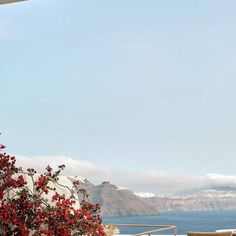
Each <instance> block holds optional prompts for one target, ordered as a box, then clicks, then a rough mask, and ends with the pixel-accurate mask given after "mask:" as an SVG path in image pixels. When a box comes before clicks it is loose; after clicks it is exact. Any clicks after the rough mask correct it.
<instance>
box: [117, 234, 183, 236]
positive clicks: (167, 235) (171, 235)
mask: <svg viewBox="0 0 236 236" xmlns="http://www.w3.org/2000/svg"><path fill="white" fill-rule="evenodd" d="M155 235H158V236H173V234H151V236H155ZM112 236H135V234H113V235H112ZM142 236H149V234H143V235H142ZM176 236H186V234H177V235H176Z"/></svg>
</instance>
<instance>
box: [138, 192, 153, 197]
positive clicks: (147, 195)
mask: <svg viewBox="0 0 236 236" xmlns="http://www.w3.org/2000/svg"><path fill="white" fill-rule="evenodd" d="M134 194H135V195H136V196H138V197H142V198H150V197H156V195H155V194H154V193H143V192H141V193H136V192H135V193H134Z"/></svg>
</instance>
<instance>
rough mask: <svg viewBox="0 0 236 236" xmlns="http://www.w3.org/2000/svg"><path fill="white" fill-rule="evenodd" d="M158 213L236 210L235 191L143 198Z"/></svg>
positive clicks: (209, 190) (213, 191)
mask: <svg viewBox="0 0 236 236" xmlns="http://www.w3.org/2000/svg"><path fill="white" fill-rule="evenodd" d="M145 200H146V202H147V203H149V204H151V205H153V207H155V209H156V210H158V211H160V212H165V211H211V210H234V209H236V191H217V190H214V189H208V190H206V189H205V190H201V191H198V192H195V193H191V194H187V195H179V196H172V197H153V198H145Z"/></svg>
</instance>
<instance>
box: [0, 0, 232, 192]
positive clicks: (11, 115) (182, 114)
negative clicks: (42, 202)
mask: <svg viewBox="0 0 236 236" xmlns="http://www.w3.org/2000/svg"><path fill="white" fill-rule="evenodd" d="M235 8H236V2H235V1H233V0H231V1H230V0H227V1H223V0H221V1H219V0H207V1H203V0H202V1H196V0H195V1H193V0H180V1H175V0H159V1H157V0H148V1H147V0H119V1H115V0H113V1H111V0H101V1H97V0H93V1H92V0H86V1H82V0H60V1H57V0H50V1H48V0H29V1H26V2H21V3H16V4H9V5H0V55H1V56H0V89H1V90H0V91H1V93H0V107H1V111H0V114H1V115H0V132H1V133H2V135H1V136H0V143H4V144H5V145H6V146H7V152H9V153H12V154H14V155H16V156H19V163H20V164H21V165H23V166H27V165H29V164H31V165H33V166H36V167H38V168H39V169H40V168H42V164H44V163H45V165H46V163H49V164H50V163H52V165H54V164H55V165H56V164H57V162H59V163H58V164H62V163H61V162H66V163H67V166H68V170H67V171H68V173H71V174H73V175H74V174H76V175H85V177H87V178H88V179H91V180H92V181H95V182H96V181H97V182H99V181H102V180H107V179H109V180H111V181H112V182H113V183H115V184H117V185H126V186H127V187H129V188H131V189H134V190H135V191H137V190H138V191H142V190H143V191H154V192H157V193H160V192H162V193H167V192H176V191H179V190H183V189H185V188H191V187H199V186H201V187H202V186H205V185H212V184H216V182H217V184H219V185H222V184H225V185H227V186H228V185H229V186H232V185H233V186H236V174H235V166H236V158H235V157H236V148H235V147H236V145H235V140H236V125H235V120H236V119H235V117H236V110H235V101H236V93H235V89H236V79H235V75H236V66H235V65H236V57H235V55H236V44H235V42H236V15H235ZM215 181H216V182H215Z"/></svg>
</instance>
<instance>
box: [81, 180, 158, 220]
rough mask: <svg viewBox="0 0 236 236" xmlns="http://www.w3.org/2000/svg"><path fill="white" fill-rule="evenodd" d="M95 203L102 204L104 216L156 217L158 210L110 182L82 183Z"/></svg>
mask: <svg viewBox="0 0 236 236" xmlns="http://www.w3.org/2000/svg"><path fill="white" fill-rule="evenodd" d="M81 187H84V188H85V189H86V190H87V192H88V194H89V199H90V201H91V202H93V203H99V204H101V209H102V212H101V213H102V215H103V216H130V215H156V214H158V212H157V210H156V209H155V208H153V206H152V205H151V204H149V203H148V202H147V201H145V199H143V198H140V197H138V196H136V195H135V194H134V193H133V192H131V191H129V190H127V189H121V188H118V187H117V186H115V185H113V184H110V183H109V182H103V183H102V184H101V185H97V186H95V185H93V184H91V183H89V182H87V183H82V184H81Z"/></svg>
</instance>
